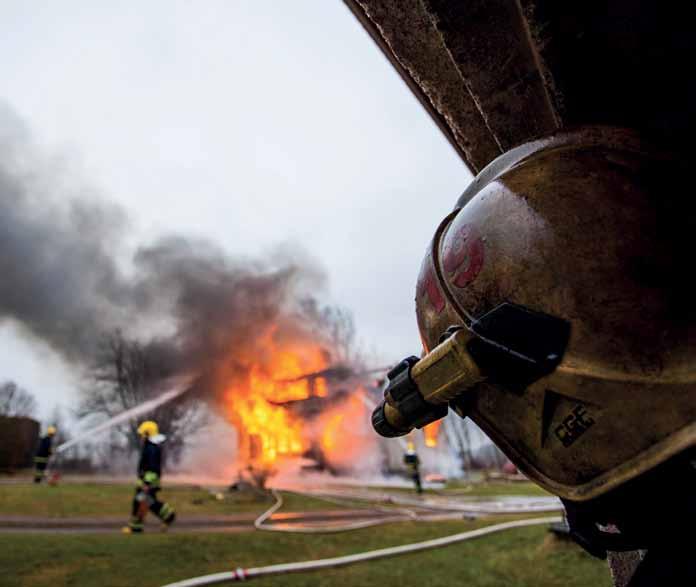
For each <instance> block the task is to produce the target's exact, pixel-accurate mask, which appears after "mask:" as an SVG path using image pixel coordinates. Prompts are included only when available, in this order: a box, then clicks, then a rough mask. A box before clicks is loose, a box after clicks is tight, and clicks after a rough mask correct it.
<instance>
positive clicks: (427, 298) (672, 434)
mask: <svg viewBox="0 0 696 587" xmlns="http://www.w3.org/2000/svg"><path fill="white" fill-rule="evenodd" d="M683 178H684V176H683V175H679V174H678V173H677V172H676V160H675V159H674V158H672V157H671V156H669V155H666V154H663V153H661V152H659V151H656V150H654V149H651V148H650V147H648V146H647V145H646V144H645V142H644V141H642V140H641V139H640V137H638V136H636V135H635V134H633V133H632V132H630V131H624V130H618V129H608V128H587V129H580V130H577V131H573V132H564V133H559V134H557V135H555V136H552V137H550V138H545V139H543V140H539V141H536V142H532V143H529V144H526V145H523V146H521V147H518V148H515V149H513V150H511V151H509V152H508V153H506V154H505V155H503V156H501V157H500V158H498V159H497V160H495V161H494V162H493V163H491V164H490V165H489V166H488V167H486V168H485V169H484V170H483V171H482V172H481V173H480V174H479V175H478V176H477V177H476V179H475V180H474V181H473V182H472V184H471V185H470V187H469V188H468V189H467V190H466V191H465V193H464V194H463V196H462V197H461V198H460V200H459V202H458V203H457V206H456V208H455V210H454V211H453V212H452V213H451V214H450V215H449V216H448V217H447V218H446V219H445V220H444V221H443V223H442V224H441V225H440V227H439V228H438V230H437V232H436V234H435V237H434V239H433V241H432V243H431V245H430V247H429V250H428V252H427V255H426V258H425V260H424V262H423V265H422V268H421V272H420V276H419V280H418V286H417V294H416V310H417V317H418V325H419V330H420V333H421V339H422V342H423V346H424V350H425V353H426V354H425V358H423V359H421V360H420V361H419V360H418V359H417V358H415V357H412V358H410V359H408V360H407V361H405V362H404V363H402V365H401V367H397V368H395V369H394V370H393V371H392V373H390V375H389V377H390V386H391V390H390V387H388V388H387V392H385V397H386V401H385V404H383V408H382V410H381V411H379V410H376V411H375V415H374V416H373V422H374V423H375V428H376V429H378V430H380V431H381V433H383V434H386V435H397V434H403V433H404V432H405V431H407V430H408V429H409V428H412V427H413V426H419V427H420V426H423V425H425V424H427V423H428V422H429V421H432V420H433V419H436V418H438V417H442V416H443V415H444V413H446V411H447V404H449V406H450V407H453V408H454V409H455V410H456V411H457V412H458V413H459V414H460V415H462V416H470V417H471V418H472V419H473V420H474V421H475V422H476V423H477V424H478V425H479V426H480V427H481V428H482V429H483V430H484V431H485V432H486V433H487V434H488V435H489V436H490V437H491V438H492V439H493V440H494V441H495V442H496V444H498V446H499V447H500V448H501V449H502V450H503V451H504V452H505V453H506V454H507V456H508V457H509V458H510V459H511V461H512V462H513V463H515V464H516V465H517V466H518V467H519V468H520V469H521V470H522V471H523V472H524V473H526V474H527V475H528V476H529V477H531V478H532V479H534V480H535V481H537V482H538V483H539V484H541V485H542V486H544V487H545V488H547V489H548V490H550V491H551V492H553V493H556V494H558V495H560V496H561V497H565V498H568V499H572V500H586V499H590V498H594V497H596V496H598V495H600V494H603V493H605V492H607V491H608V490H609V489H611V488H614V487H616V486H618V485H621V484H622V483H624V482H625V481H627V480H629V479H631V478H634V477H636V476H638V475H640V474H641V473H643V472H645V471H647V470H648V469H651V468H653V467H655V466H656V465H658V464H660V463H661V462H663V461H665V460H667V459H668V458H669V457H671V456H672V455H675V454H677V453H679V452H681V451H682V450H684V449H686V448H687V447H689V446H691V445H693V444H695V443H696V362H695V361H694V358H695V357H694V355H695V354H696V311H695V308H696V306H695V305H694V304H693V302H692V301H691V299H690V297H689V294H690V292H691V291H692V289H691V287H690V286H689V285H688V284H689V279H690V273H691V270H690V267H691V265H692V264H693V260H692V259H693V251H694V244H693V235H694V234H695V233H696V231H695V229H696V220H695V219H696V214H694V204H693V203H692V202H691V201H690V200H691V197H690V195H689V194H687V193H682V192H680V191H678V189H677V186H679V185H681V189H682V190H683V181H684V179H683ZM680 182H681V184H680ZM421 364H423V365H424V367H421V366H420V365H421ZM409 381H416V383H418V384H419V385H421V394H420V396H419V397H418V398H416V399H414V396H413V394H411V395H409V394H410V391H409V389H410V388H409V385H410V384H409V383H408V382H409ZM426 388H427V389H428V390H429V391H428V392H427V393H426V392H425V391H423V389H426ZM428 394H430V395H428ZM422 400H425V401H422ZM418 402H420V404H418ZM433 404H444V405H440V406H437V409H435V407H434V406H433ZM418 405H420V407H418ZM404 406H406V407H404ZM414 406H416V407H414ZM442 409H444V412H443V411H442ZM399 410H401V411H399ZM409 410H410V412H411V413H410V415H409V413H407V412H409ZM419 410H420V411H419ZM424 410H425V411H424ZM428 410H429V411H428ZM414 414H415V416H414Z"/></svg>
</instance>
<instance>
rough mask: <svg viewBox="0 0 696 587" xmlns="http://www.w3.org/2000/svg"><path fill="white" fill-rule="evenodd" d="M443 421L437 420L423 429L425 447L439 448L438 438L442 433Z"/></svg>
mask: <svg viewBox="0 0 696 587" xmlns="http://www.w3.org/2000/svg"><path fill="white" fill-rule="evenodd" d="M441 425H442V420H437V421H435V422H433V423H432V424H428V425H427V426H426V427H425V428H423V436H424V437H425V446H427V447H429V448H434V447H436V446H437V436H438V434H439V433H440V426H441Z"/></svg>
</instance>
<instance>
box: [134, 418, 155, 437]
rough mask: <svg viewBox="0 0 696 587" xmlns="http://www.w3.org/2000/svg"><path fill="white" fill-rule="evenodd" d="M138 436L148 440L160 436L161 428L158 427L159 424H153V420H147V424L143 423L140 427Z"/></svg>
mask: <svg viewBox="0 0 696 587" xmlns="http://www.w3.org/2000/svg"><path fill="white" fill-rule="evenodd" d="M138 434H139V435H140V436H144V437H147V438H152V437H154V436H157V435H158V434H159V427H158V426H157V422H153V421H152V420H145V422H142V423H141V424H140V426H138Z"/></svg>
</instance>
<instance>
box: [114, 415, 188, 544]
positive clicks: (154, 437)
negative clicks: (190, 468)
mask: <svg viewBox="0 0 696 587" xmlns="http://www.w3.org/2000/svg"><path fill="white" fill-rule="evenodd" d="M138 434H139V435H140V437H141V439H142V445H143V448H142V451H141V453H140V460H139V462H138V484H137V485H136V488H135V496H134V497H133V506H132V509H131V521H130V524H129V525H128V526H126V527H125V528H123V532H124V533H126V534H132V533H140V532H142V531H143V529H144V522H145V516H146V515H147V511H148V509H149V510H150V511H151V512H152V513H153V514H155V515H156V516H157V517H158V518H159V519H160V520H161V521H162V523H163V524H164V528H165V529H166V528H168V527H169V526H170V525H171V524H172V522H174V519H175V518H176V513H175V512H174V508H173V507H172V506H171V505H169V504H168V503H163V502H161V501H159V500H158V499H157V492H158V491H160V489H161V486H160V476H161V474H162V447H161V445H162V443H163V442H164V441H165V440H166V438H165V436H164V435H163V434H160V433H159V428H158V426H157V423H156V422H153V421H152V420H147V421H146V422H143V423H142V424H140V426H139V427H138Z"/></svg>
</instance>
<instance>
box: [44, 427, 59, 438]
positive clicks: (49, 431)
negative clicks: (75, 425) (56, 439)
mask: <svg viewBox="0 0 696 587" xmlns="http://www.w3.org/2000/svg"><path fill="white" fill-rule="evenodd" d="M56 432H58V430H57V429H56V427H55V426H49V427H48V428H46V434H48V436H55V434H56Z"/></svg>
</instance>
